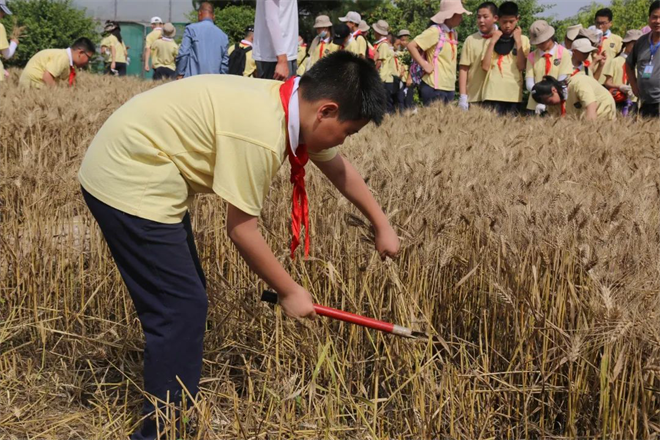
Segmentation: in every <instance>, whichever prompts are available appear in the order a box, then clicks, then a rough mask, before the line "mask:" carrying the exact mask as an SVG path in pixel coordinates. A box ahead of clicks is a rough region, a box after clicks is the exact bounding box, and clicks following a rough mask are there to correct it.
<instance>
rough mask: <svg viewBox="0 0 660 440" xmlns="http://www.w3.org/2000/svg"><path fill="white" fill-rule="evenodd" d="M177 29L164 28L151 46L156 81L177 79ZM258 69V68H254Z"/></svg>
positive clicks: (167, 25)
mask: <svg viewBox="0 0 660 440" xmlns="http://www.w3.org/2000/svg"><path fill="white" fill-rule="evenodd" d="M175 35H176V28H175V27H174V25H173V24H172V23H166V24H165V25H164V26H163V36H162V37H160V38H159V39H158V40H156V41H154V42H153V44H152V45H151V57H152V60H153V66H154V76H153V79H154V80H155V81H158V80H162V79H174V78H176V55H177V54H178V53H179V45H178V44H176V42H175V41H174V37H175ZM254 68H255V69H256V66H254Z"/></svg>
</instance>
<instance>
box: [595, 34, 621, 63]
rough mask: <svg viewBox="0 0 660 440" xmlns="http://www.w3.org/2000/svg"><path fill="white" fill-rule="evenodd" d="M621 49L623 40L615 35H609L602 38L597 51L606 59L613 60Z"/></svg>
mask: <svg viewBox="0 0 660 440" xmlns="http://www.w3.org/2000/svg"><path fill="white" fill-rule="evenodd" d="M622 47H623V38H621V37H620V36H618V35H616V34H610V35H608V36H607V37H603V41H602V42H601V44H600V46H599V49H600V50H602V51H603V52H605V53H606V54H607V59H610V60H611V59H614V58H616V57H617V55H619V53H620V52H621V48H622Z"/></svg>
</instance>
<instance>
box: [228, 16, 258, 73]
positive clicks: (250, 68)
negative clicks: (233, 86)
mask: <svg viewBox="0 0 660 440" xmlns="http://www.w3.org/2000/svg"><path fill="white" fill-rule="evenodd" d="M253 43H254V26H252V25H250V26H248V27H247V28H245V38H243V39H242V40H241V41H240V43H236V44H234V45H232V46H229V50H228V51H227V53H228V54H229V70H228V72H227V73H229V74H230V75H243V76H247V77H252V78H253V77H255V76H256V74H257V62H256V61H255V60H254V57H253V56H252V44H253ZM236 50H239V51H242V53H241V52H236V53H235V54H234V51H236ZM232 54H234V55H233V56H232Z"/></svg>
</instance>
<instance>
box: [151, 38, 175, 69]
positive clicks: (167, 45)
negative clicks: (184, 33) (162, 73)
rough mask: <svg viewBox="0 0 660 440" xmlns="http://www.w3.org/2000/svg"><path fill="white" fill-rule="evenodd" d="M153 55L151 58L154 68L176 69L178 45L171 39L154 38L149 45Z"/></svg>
mask: <svg viewBox="0 0 660 440" xmlns="http://www.w3.org/2000/svg"><path fill="white" fill-rule="evenodd" d="M151 50H152V53H153V56H152V58H151V60H152V62H153V65H154V69H158V68H159V67H167V68H168V69H172V70H175V69H176V63H175V60H176V55H177V53H179V45H178V44H176V43H175V42H174V41H173V40H164V39H162V38H161V39H160V40H156V41H154V42H153V44H152V45H151Z"/></svg>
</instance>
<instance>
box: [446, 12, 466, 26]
mask: <svg viewBox="0 0 660 440" xmlns="http://www.w3.org/2000/svg"><path fill="white" fill-rule="evenodd" d="M462 21H463V15H462V14H454V15H453V16H452V17H451V18H448V19H446V20H445V24H446V25H447V27H448V28H449V29H456V28H457V27H458V26H459V25H460V24H461V22H462Z"/></svg>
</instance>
